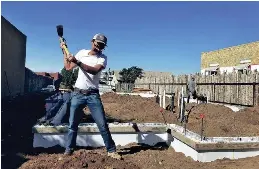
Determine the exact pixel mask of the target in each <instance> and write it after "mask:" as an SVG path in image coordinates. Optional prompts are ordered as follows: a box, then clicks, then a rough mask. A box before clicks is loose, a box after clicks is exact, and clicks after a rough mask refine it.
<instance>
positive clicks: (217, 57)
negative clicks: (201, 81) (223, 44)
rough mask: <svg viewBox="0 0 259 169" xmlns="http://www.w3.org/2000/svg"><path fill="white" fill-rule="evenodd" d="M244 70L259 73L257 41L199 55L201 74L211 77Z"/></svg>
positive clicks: (258, 42) (258, 46)
mask: <svg viewBox="0 0 259 169" xmlns="http://www.w3.org/2000/svg"><path fill="white" fill-rule="evenodd" d="M245 70H251V71H255V70H257V71H259V41H256V42H251V43H247V44H241V45H238V46H232V47H228V48H223V49H219V50H215V51H209V52H202V54H201V73H202V74H206V75H213V74H217V73H224V72H226V73H231V72H233V71H235V72H238V71H239V72H244V71H245Z"/></svg>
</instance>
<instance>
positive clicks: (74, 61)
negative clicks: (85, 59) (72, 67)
mask: <svg viewBox="0 0 259 169" xmlns="http://www.w3.org/2000/svg"><path fill="white" fill-rule="evenodd" d="M67 61H69V62H73V63H76V62H77V59H76V58H75V57H74V56H73V55H72V54H69V55H68V58H67Z"/></svg>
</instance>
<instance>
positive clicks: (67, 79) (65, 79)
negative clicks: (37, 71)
mask: <svg viewBox="0 0 259 169" xmlns="http://www.w3.org/2000/svg"><path fill="white" fill-rule="evenodd" d="M61 75H62V82H61V84H62V85H64V86H66V87H68V88H71V87H72V86H73V85H74V84H75V82H76V79H77V75H78V68H76V69H74V70H66V69H65V68H63V69H62V70H61Z"/></svg>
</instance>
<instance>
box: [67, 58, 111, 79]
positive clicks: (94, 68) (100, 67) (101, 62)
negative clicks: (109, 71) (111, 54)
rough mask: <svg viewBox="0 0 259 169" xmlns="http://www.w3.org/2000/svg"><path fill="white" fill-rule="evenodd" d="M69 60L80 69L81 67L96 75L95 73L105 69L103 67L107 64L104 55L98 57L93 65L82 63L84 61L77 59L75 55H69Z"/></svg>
mask: <svg viewBox="0 0 259 169" xmlns="http://www.w3.org/2000/svg"><path fill="white" fill-rule="evenodd" d="M69 60H70V61H71V62H74V63H75V64H76V65H78V66H79V67H80V68H81V69H83V70H84V71H86V72H87V73H90V74H92V75H96V74H97V73H99V72H100V71H102V70H103V69H105V67H106V65H107V58H106V57H101V58H98V61H97V64H96V65H95V66H89V65H87V64H84V63H82V62H80V61H79V60H77V59H76V57H73V56H72V57H70V58H69Z"/></svg>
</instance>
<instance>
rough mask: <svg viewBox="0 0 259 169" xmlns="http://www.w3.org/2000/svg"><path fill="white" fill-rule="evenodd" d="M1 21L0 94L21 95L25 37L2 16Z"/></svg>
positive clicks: (23, 75) (23, 77)
mask: <svg viewBox="0 0 259 169" xmlns="http://www.w3.org/2000/svg"><path fill="white" fill-rule="evenodd" d="M1 21H2V24H1V28H2V29H1V33H2V38H1V42H2V44H1V48H2V52H1V57H2V58H1V62H2V63H1V66H2V70H1V77H2V79H1V89H2V90H1V94H2V97H5V96H14V95H16V94H23V93H24V79H25V59H26V40H27V37H26V36H25V35H24V34H23V33H22V32H21V31H19V30H18V29H17V28H16V27H15V26H14V25H12V24H11V23H10V22H9V21H7V20H6V19H5V18H4V17H3V16H1Z"/></svg>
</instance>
